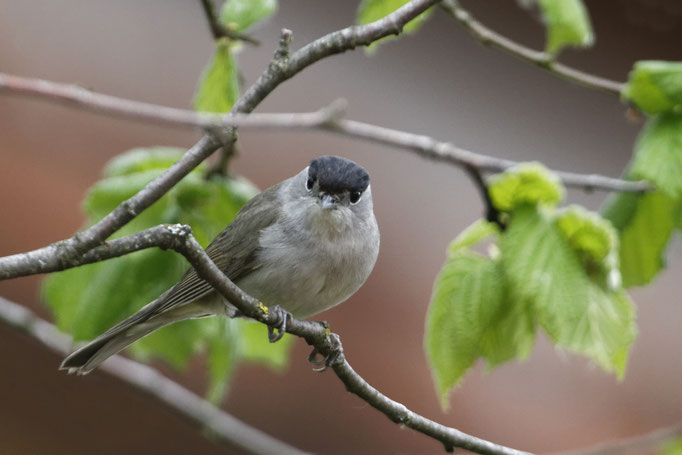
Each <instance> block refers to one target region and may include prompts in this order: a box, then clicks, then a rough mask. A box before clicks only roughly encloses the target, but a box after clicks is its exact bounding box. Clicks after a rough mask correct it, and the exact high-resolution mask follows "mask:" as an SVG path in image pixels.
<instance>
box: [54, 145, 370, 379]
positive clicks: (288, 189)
mask: <svg viewBox="0 0 682 455" xmlns="http://www.w3.org/2000/svg"><path fill="white" fill-rule="evenodd" d="M206 252H207V253H208V255H209V257H210V258H211V259H212V260H213V261H214V262H215V264H216V265H217V266H218V267H219V268H220V269H221V270H222V271H223V272H224V273H225V275H227V277H229V278H230V279H231V280H232V281H233V282H234V283H235V284H236V285H237V286H239V287H240V288H241V289H243V290H244V291H245V292H246V293H247V294H250V295H251V296H253V297H255V298H257V299H259V300H260V301H262V302H263V303H264V304H265V305H267V306H275V305H278V306H280V307H281V308H283V309H284V310H286V311H289V312H290V313H291V314H292V315H293V316H294V317H297V318H307V317H309V316H312V315H314V314H317V313H320V312H322V311H324V310H326V309H329V308H331V307H333V306H335V305H338V304H339V303H341V302H343V301H344V300H346V299H348V298H349V297H350V296H351V295H353V294H354V293H355V291H357V290H358V288H360V286H361V285H362V284H363V283H364V282H365V280H366V279H367V277H368V276H369V274H370V272H371V271H372V268H374V263H375V262H376V259H377V254H378V252H379V229H378V227H377V222H376V219H375V217H374V211H373V207H372V191H371V188H370V184H369V175H368V174H367V172H366V171H365V170H364V169H363V168H362V167H361V166H359V165H357V164H356V163H354V162H352V161H350V160H347V159H345V158H340V157H337V156H323V157H320V158H317V159H315V160H313V161H312V162H311V163H310V165H309V166H308V167H306V168H305V169H303V170H302V171H301V172H299V173H298V174H297V175H295V176H293V177H291V178H289V179H287V180H284V181H283V182H281V183H278V184H277V185H275V186H272V187H270V188H268V189H267V190H265V191H263V192H262V193H260V194H258V195H257V196H255V197H254V198H253V199H251V200H250V201H249V202H248V203H247V204H246V205H244V207H242V209H241V210H240V211H239V213H238V214H237V216H236V217H235V219H234V220H233V221H232V223H230V224H229V225H228V226H227V227H226V228H225V229H224V230H223V231H222V232H221V233H220V234H219V235H218V236H217V237H216V238H215V239H214V240H213V241H212V242H211V244H210V245H209V246H208V247H207V248H206ZM212 315H223V316H229V317H235V316H238V315H239V312H238V311H237V309H236V308H235V307H234V306H232V305H231V304H230V303H229V302H227V301H225V300H224V299H223V298H222V297H221V296H220V295H219V294H218V293H217V292H216V291H215V290H214V289H213V288H212V287H211V285H210V284H208V283H207V282H206V281H204V280H202V279H201V278H199V277H198V276H197V274H196V272H195V271H194V269H192V268H190V269H189V270H188V271H187V272H186V273H185V274H184V276H183V277H182V278H181V279H180V281H179V282H178V283H177V284H176V285H175V286H173V287H172V288H170V289H169V290H168V291H166V292H165V293H163V294H162V295H161V296H159V297H158V298H157V299H156V300H154V301H153V302H151V303H149V304H148V305H146V306H144V307H143V308H142V309H141V310H140V311H138V312H137V313H135V314H133V315H132V316H130V317H129V318H128V319H126V320H124V321H123V322H121V323H119V324H118V325H116V326H114V327H113V328H111V329H109V330H108V331H107V332H105V333H103V334H102V335H100V336H99V337H97V338H96V339H95V340H93V341H91V342H90V343H89V344H87V345H85V346H83V347H82V348H80V349H78V350H77V351H75V352H74V353H72V354H71V355H69V356H68V357H67V358H66V359H65V360H64V362H62V365H61V367H60V368H61V369H67V370H69V372H70V373H73V372H76V373H79V374H87V373H89V372H90V371H92V370H93V369H94V368H95V367H97V365H99V364H100V363H102V362H103V361H104V360H105V359H107V358H108V357H110V356H112V355H114V354H116V353H117V352H119V351H120V350H122V349H124V348H125V347H126V346H128V345H130V344H132V343H133V342H135V341H136V340H138V339H140V338H142V337H144V336H145V335H148V334H150V333H151V332H153V331H154V330H156V329H159V328H161V327H163V326H166V325H168V324H172V323H174V322H178V321H181V320H184V319H189V318H198V317H203V316H212Z"/></svg>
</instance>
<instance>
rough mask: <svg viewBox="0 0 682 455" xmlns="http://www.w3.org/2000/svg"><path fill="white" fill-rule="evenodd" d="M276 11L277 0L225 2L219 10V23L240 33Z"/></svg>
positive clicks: (230, 0) (229, 0)
mask: <svg viewBox="0 0 682 455" xmlns="http://www.w3.org/2000/svg"><path fill="white" fill-rule="evenodd" d="M276 11H277V0H227V1H226V2H225V3H224V4H223V6H222V8H221V9H220V21H221V22H222V23H223V25H224V26H225V27H227V28H229V29H231V30H235V31H237V32H242V31H245V30H246V29H248V28H249V27H251V26H252V25H254V24H256V23H258V22H261V21H264V20H265V19H267V18H268V17H270V16H272V15H273V14H275V12H276Z"/></svg>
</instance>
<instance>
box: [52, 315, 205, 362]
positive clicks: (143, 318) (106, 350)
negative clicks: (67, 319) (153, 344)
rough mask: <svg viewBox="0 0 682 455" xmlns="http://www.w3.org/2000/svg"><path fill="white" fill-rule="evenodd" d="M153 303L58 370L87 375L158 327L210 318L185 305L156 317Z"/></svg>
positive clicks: (115, 327)
mask: <svg viewBox="0 0 682 455" xmlns="http://www.w3.org/2000/svg"><path fill="white" fill-rule="evenodd" d="M155 303H156V302H152V303H151V304H149V305H147V306H145V307H144V308H142V309H141V310H140V311H138V312H137V313H135V314H133V315H132V316H130V317H129V318H128V319H126V320H124V321H122V322H121V323H119V324H118V325H116V326H114V327H112V328H111V329H109V330H108V331H107V332H105V333H103V334H102V335H100V336H99V337H97V338H95V339H94V340H92V341H91V342H90V343H88V344H86V345H85V346H83V347H81V348H80V349H78V350H76V351H75V352H73V353H72V354H71V355H69V356H68V357H67V358H66V359H64V361H63V362H62V364H61V365H60V367H59V369H60V370H68V371H69V373H77V374H79V375H82V374H88V373H90V372H91V371H92V370H93V369H95V368H96V367H97V366H98V365H99V364H100V363H102V362H104V361H105V360H106V359H108V358H109V357H111V356H112V355H114V354H116V353H118V352H120V351H121V350H123V349H125V348H126V347H128V346H129V345H131V344H133V343H134V342H135V341H137V340H139V339H140V338H142V337H144V336H147V335H149V334H150V333H152V332H153V331H155V330H157V329H160V328H161V327H164V326H166V325H168V324H172V323H174V322H178V321H181V320H184V319H191V318H196V317H202V316H209V315H210V314H207V312H206V310H205V309H204V308H201V307H199V306H198V305H192V304H185V305H182V306H179V307H175V308H172V309H169V310H166V311H163V312H161V313H156V312H155V311H154V310H155V309H156V308H155V306H156V305H154V304H155Z"/></svg>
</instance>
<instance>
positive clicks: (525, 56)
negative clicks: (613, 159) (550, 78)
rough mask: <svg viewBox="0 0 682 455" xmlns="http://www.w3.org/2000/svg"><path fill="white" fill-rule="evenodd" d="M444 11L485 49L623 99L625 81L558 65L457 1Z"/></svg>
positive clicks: (445, 5)
mask: <svg viewBox="0 0 682 455" xmlns="http://www.w3.org/2000/svg"><path fill="white" fill-rule="evenodd" d="M441 8H443V10H445V11H446V12H447V13H448V14H449V15H450V16H451V17H452V18H453V19H455V20H456V21H457V22H459V23H460V24H462V25H463V26H464V28H466V29H467V30H468V31H469V33H471V35H472V36H473V37H474V38H476V39H477V40H478V41H480V42H481V43H482V44H484V45H486V46H491V47H496V48H498V49H501V50H503V51H505V52H507V53H509V54H511V55H513V56H515V57H518V58H520V59H521V60H525V61H527V62H529V63H532V64H533V65H536V66H538V67H540V68H542V69H545V70H547V71H549V72H550V73H553V74H556V75H557V76H560V77H563V78H564V79H567V80H569V81H571V82H574V83H576V84H579V85H582V86H585V87H588V88H592V89H595V90H601V91H604V92H607V93H611V94H614V95H616V96H620V92H621V91H622V90H623V87H624V86H625V84H624V83H622V82H617V81H612V80H610V79H606V78H604V77H600V76H595V75H593V74H589V73H585V72H584V71H580V70H577V69H575V68H571V67H570V66H567V65H564V64H562V63H559V62H557V61H556V60H554V57H553V56H552V55H550V54H548V53H546V52H541V51H536V50H534V49H531V48H528V47H526V46H523V45H522V44H519V43H517V42H516V41H512V40H510V39H509V38H507V37H505V36H503V35H500V34H499V33H497V32H496V31H494V30H492V29H490V28H488V27H486V26H485V25H483V24H482V23H480V22H479V21H477V20H476V19H474V18H473V17H472V16H471V14H470V13H469V12H468V11H466V10H465V9H464V8H462V7H461V6H459V3H458V2H457V1H456V0H444V1H443V2H442V3H441Z"/></svg>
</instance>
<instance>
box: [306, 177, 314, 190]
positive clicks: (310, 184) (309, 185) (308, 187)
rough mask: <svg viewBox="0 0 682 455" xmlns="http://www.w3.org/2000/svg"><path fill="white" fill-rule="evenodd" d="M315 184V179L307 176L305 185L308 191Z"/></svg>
mask: <svg viewBox="0 0 682 455" xmlns="http://www.w3.org/2000/svg"><path fill="white" fill-rule="evenodd" d="M314 184H315V179H313V178H312V177H308V180H307V181H306V182H305V187H306V189H307V190H308V191H310V190H312V189H313V185H314Z"/></svg>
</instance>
